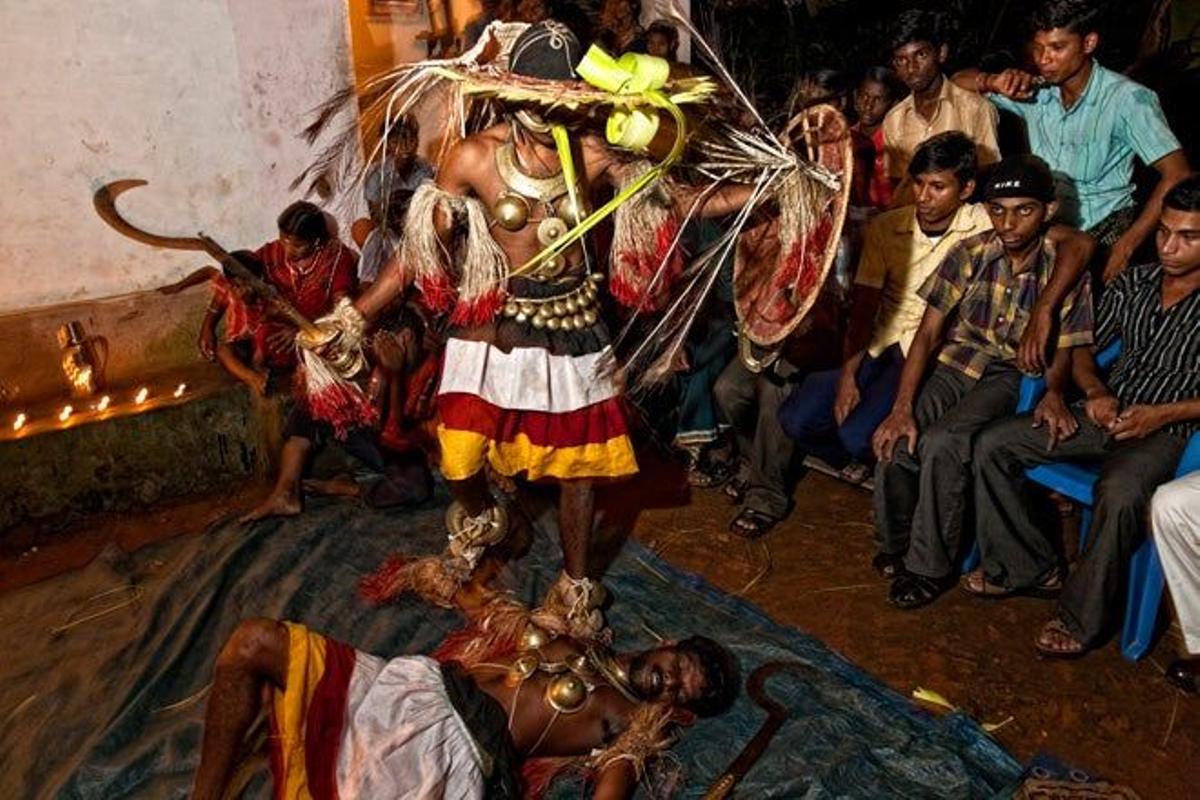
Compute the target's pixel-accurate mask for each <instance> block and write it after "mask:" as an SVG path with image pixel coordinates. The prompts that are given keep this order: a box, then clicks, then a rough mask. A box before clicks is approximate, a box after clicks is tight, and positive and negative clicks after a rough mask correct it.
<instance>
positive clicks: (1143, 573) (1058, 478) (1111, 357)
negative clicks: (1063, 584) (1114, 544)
mask: <svg viewBox="0 0 1200 800" xmlns="http://www.w3.org/2000/svg"><path fill="white" fill-rule="evenodd" d="M1120 353H1121V343H1120V342H1119V341H1118V342H1114V343H1112V344H1111V345H1109V346H1108V347H1106V348H1105V349H1104V350H1103V351H1101V352H1100V353H1098V354H1097V355H1096V364H1097V366H1099V367H1100V368H1101V369H1107V368H1109V367H1111V366H1112V365H1113V363H1114V362H1116V360H1117V356H1119V355H1120ZM1045 391H1046V382H1045V380H1043V379H1042V378H1025V379H1024V380H1022V381H1021V394H1020V398H1019V400H1018V403H1017V413H1028V412H1030V411H1033V409H1034V407H1035V406H1036V405H1037V402H1038V400H1039V399H1041V396H1042V395H1043V394H1044V393H1045ZM1197 469H1200V434H1197V435H1194V436H1192V437H1191V439H1190V440H1189V441H1188V445H1187V449H1186V450H1185V451H1184V453H1183V457H1182V458H1181V459H1180V460H1179V467H1178V469H1177V470H1176V473H1175V475H1176V477H1182V476H1183V475H1187V474H1188V473H1189V472H1193V471H1195V470H1197ZM1025 474H1026V476H1027V477H1028V478H1029V479H1030V480H1031V481H1033V482H1034V483H1037V484H1039V485H1041V486H1045V487H1046V488H1047V489H1051V490H1052V491H1055V492H1058V493H1059V494H1061V495H1064V496H1065V497H1069V498H1070V499H1072V500H1074V501H1075V502H1077V503H1079V504H1080V505H1081V506H1082V510H1081V512H1080V517H1079V547H1080V549H1082V548H1083V546H1084V544H1085V543H1086V542H1087V536H1088V533H1090V531H1091V525H1092V506H1093V505H1094V504H1095V499H1094V497H1093V495H1092V490H1093V489H1094V487H1095V485H1096V479H1097V478H1098V477H1099V476H1100V468H1099V465H1096V464H1083V463H1075V462H1067V461H1061V462H1056V463H1050V464H1041V465H1039V466H1036V467H1031V468H1030V469H1029V470H1028V471H1027V472H1026V473H1025ZM972 558H973V559H974V562H975V564H978V561H979V547H978V545H976V546H975V548H974V549H973V550H972V553H971V555H969V556H968V557H967V561H971V560H972ZM973 568H974V565H972V567H971V569H973ZM1163 582H1164V581H1163V571H1162V563H1161V562H1160V561H1159V559H1158V550H1157V549H1155V546H1154V540H1153V539H1152V538H1151V537H1149V536H1147V537H1146V540H1145V541H1144V542H1142V544H1141V546H1140V547H1138V549H1137V550H1136V551H1135V552H1134V554H1133V557H1132V558H1131V559H1130V562H1129V578H1128V583H1129V591H1128V593H1127V595H1126V601H1125V622H1124V624H1123V625H1122V627H1121V654H1122V655H1123V656H1125V658H1126V659H1128V660H1130V661H1137V660H1138V659H1139V658H1141V657H1142V656H1144V655H1146V653H1147V652H1149V650H1150V645H1151V643H1152V642H1153V639H1154V633H1155V629H1156V627H1157V624H1158V611H1159V606H1160V605H1161V603H1162V591H1163Z"/></svg>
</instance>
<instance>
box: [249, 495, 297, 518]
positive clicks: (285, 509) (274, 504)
mask: <svg viewBox="0 0 1200 800" xmlns="http://www.w3.org/2000/svg"><path fill="white" fill-rule="evenodd" d="M302 510H303V506H302V505H301V504H300V498H299V497H297V496H296V495H294V494H292V493H290V492H289V493H286V494H280V493H278V492H271V494H269V495H267V499H266V500H263V501H262V502H261V503H259V504H258V505H257V506H255V507H254V508H252V509H251V510H250V511H247V512H246V513H245V514H243V515H242V516H241V517H239V518H238V522H240V523H242V524H243V525H244V524H246V523H248V522H257V521H258V520H260V519H266V518H267V517H294V516H296V515H297V514H299V513H300V512H301V511H302Z"/></svg>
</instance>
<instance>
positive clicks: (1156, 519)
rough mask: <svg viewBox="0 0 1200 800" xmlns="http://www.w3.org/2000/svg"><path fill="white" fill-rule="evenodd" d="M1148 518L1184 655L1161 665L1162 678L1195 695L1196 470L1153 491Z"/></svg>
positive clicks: (1199, 550) (1199, 668)
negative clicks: (1163, 665)
mask: <svg viewBox="0 0 1200 800" xmlns="http://www.w3.org/2000/svg"><path fill="white" fill-rule="evenodd" d="M1150 520H1151V522H1150V527H1151V530H1152V531H1153V535H1154V544H1155V546H1156V547H1157V548H1158V557H1159V558H1160V559H1161V560H1162V567H1163V575H1164V576H1165V577H1166V579H1167V589H1168V590H1169V591H1170V593H1171V601H1172V603H1173V604H1174V606H1175V615H1176V616H1177V617H1178V618H1179V627H1180V629H1181V630H1182V631H1183V648H1184V651H1185V652H1186V654H1187V655H1186V657H1184V658H1179V659H1176V660H1175V661H1173V662H1172V663H1171V664H1170V665H1169V666H1168V667H1167V680H1169V681H1170V682H1171V683H1173V684H1175V685H1176V686H1177V687H1179V688H1180V689H1182V690H1183V691H1185V692H1187V693H1188V694H1196V689H1197V685H1196V684H1197V680H1196V679H1197V676H1200V472H1193V473H1192V474H1190V475H1187V476H1185V477H1183V478H1179V479H1177V480H1173V481H1171V482H1170V483H1166V484H1163V485H1162V486H1160V487H1158V490H1157V491H1155V492H1154V497H1153V498H1152V499H1151V500H1150Z"/></svg>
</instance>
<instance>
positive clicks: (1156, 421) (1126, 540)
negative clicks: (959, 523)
mask: <svg viewBox="0 0 1200 800" xmlns="http://www.w3.org/2000/svg"><path fill="white" fill-rule="evenodd" d="M1066 327H1067V326H1065V325H1064V328H1066ZM1198 331H1200V176H1193V177H1190V178H1187V179H1186V180H1184V181H1183V182H1181V183H1179V184H1178V185H1177V186H1175V187H1174V188H1173V189H1172V190H1171V191H1170V192H1169V193H1168V194H1167V196H1166V198H1165V200H1164V206H1163V212H1162V217H1161V219H1160V220H1159V225H1158V263H1155V264H1148V265H1145V266H1140V267H1136V268H1132V269H1129V270H1126V271H1124V272H1122V273H1121V274H1120V275H1119V276H1118V277H1117V278H1116V279H1115V280H1114V281H1113V282H1112V283H1111V284H1109V285H1108V287H1107V288H1106V289H1105V291H1104V295H1103V296H1102V297H1101V300H1100V307H1099V314H1098V317H1097V328H1096V346H1097V347H1098V348H1104V347H1106V346H1108V345H1109V344H1111V343H1112V342H1114V341H1116V340H1120V341H1121V355H1120V357H1119V358H1118V359H1117V362H1116V364H1115V365H1114V366H1113V369H1112V371H1111V372H1110V373H1109V374H1108V376H1107V378H1101V377H1100V375H1099V373H1098V371H1097V369H1096V362H1095V359H1094V358H1093V353H1092V350H1091V349H1089V348H1079V349H1078V350H1077V351H1076V352H1075V353H1074V357H1073V359H1072V370H1071V374H1072V376H1073V378H1074V381H1075V384H1076V385H1077V386H1078V388H1079V389H1080V390H1081V391H1082V392H1083V393H1084V396H1085V398H1086V399H1085V400H1084V401H1082V402H1081V403H1079V404H1077V405H1075V406H1074V407H1073V408H1068V407H1067V406H1066V404H1065V401H1064V400H1063V396H1062V387H1061V386H1055V385H1053V384H1051V385H1050V386H1049V388H1048V391H1047V393H1046V398H1045V399H1044V400H1043V401H1042V404H1041V406H1040V408H1039V412H1038V414H1037V415H1035V417H1034V419H1033V422H1034V423H1035V424H1036V425H1037V427H1034V426H1033V425H1031V424H1030V419H1029V418H1018V419H1013V420H1008V421H1006V422H1003V423H1000V424H997V425H994V426H992V427H990V428H988V429H987V430H986V431H984V432H983V433H982V434H980V436H979V438H978V441H977V442H976V445H975V480H976V491H975V512H976V518H977V520H978V537H979V546H980V551H981V553H982V555H983V564H982V566H981V568H980V569H979V570H978V571H977V572H975V573H973V574H972V575H970V576H969V577H968V579H967V581H966V582H965V583H964V588H965V589H966V590H967V591H969V592H972V593H974V594H978V595H983V596H988V597H995V596H1003V595H1009V594H1016V593H1022V592H1031V591H1033V592H1044V591H1045V590H1053V589H1056V588H1059V587H1060V586H1061V589H1062V594H1061V596H1060V598H1059V601H1058V609H1057V613H1056V615H1055V617H1054V619H1052V620H1051V621H1050V622H1048V623H1046V624H1045V625H1044V626H1043V627H1042V629H1041V631H1040V632H1039V633H1038V635H1037V639H1036V641H1035V646H1036V647H1037V650H1038V652H1039V653H1041V654H1042V655H1044V656H1049V657H1059V658H1064V657H1075V656H1079V655H1082V654H1083V653H1084V652H1086V651H1087V650H1088V649H1090V648H1092V647H1095V646H1096V645H1097V644H1098V643H1099V642H1100V640H1101V639H1102V637H1103V635H1104V634H1105V633H1106V631H1107V628H1108V625H1109V623H1110V621H1111V620H1112V618H1113V615H1114V612H1115V611H1116V610H1117V609H1118V608H1119V607H1120V602H1121V598H1122V597H1123V594H1122V592H1121V587H1122V583H1123V580H1124V577H1125V572H1126V569H1127V566H1128V561H1129V557H1130V555H1131V554H1132V552H1133V550H1134V547H1135V545H1136V543H1137V541H1138V539H1139V538H1140V537H1141V536H1142V533H1143V525H1144V523H1145V516H1146V510H1147V507H1148V505H1149V503H1150V497H1151V495H1152V494H1153V493H1154V489H1155V487H1157V486H1158V485H1159V484H1161V483H1163V482H1165V481H1167V480H1170V479H1171V477H1172V476H1173V475H1174V473H1175V469H1176V465H1177V464H1178V462H1179V457H1180V455H1181V454H1182V453H1183V449H1184V446H1185V444H1186V437H1188V436H1190V435H1191V434H1192V433H1194V432H1195V431H1196V430H1200V371H1198V370H1197V368H1196V366H1197V364H1200V334H1198ZM1076 343H1078V342H1076ZM1064 377H1065V376H1064ZM1063 459H1066V460H1072V461H1074V460H1096V459H1099V460H1100V464H1101V468H1100V478H1099V480H1098V481H1097V482H1096V486H1095V489H1094V490H1093V495H1094V498H1095V503H1094V506H1093V515H1092V525H1091V532H1090V534H1089V536H1088V542H1087V547H1086V548H1085V550H1084V551H1083V554H1082V555H1081V557H1080V559H1079V562H1078V563H1077V564H1076V565H1075V568H1074V570H1073V571H1072V572H1071V575H1070V577H1068V578H1067V579H1066V581H1062V579H1061V573H1060V570H1059V565H1058V564H1059V561H1058V555H1057V553H1056V552H1055V550H1054V547H1053V546H1052V545H1051V544H1050V542H1049V541H1048V540H1047V538H1046V536H1045V535H1044V534H1043V533H1042V532H1041V530H1039V528H1038V526H1037V525H1036V524H1035V521H1034V519H1033V517H1032V515H1031V513H1030V506H1029V505H1028V504H1027V502H1026V497H1025V493H1024V492H1025V470H1026V468H1027V467H1031V466H1034V465H1036V464H1045V463H1047V462H1049V461H1058V460H1063Z"/></svg>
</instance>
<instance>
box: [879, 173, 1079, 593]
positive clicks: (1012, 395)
mask: <svg viewBox="0 0 1200 800" xmlns="http://www.w3.org/2000/svg"><path fill="white" fill-rule="evenodd" d="M983 196H984V205H985V208H986V209H987V213H988V216H989V217H990V218H991V221H992V227H993V230H991V231H988V232H986V233H981V234H978V235H976V236H972V237H970V238H968V239H966V240H964V241H962V242H960V243H959V244H957V245H955V246H954V248H953V249H952V250H951V251H950V253H949V254H947V256H946V258H945V259H944V260H943V261H942V263H941V264H940V265H939V266H938V268H937V271H935V272H934V273H933V274H932V275H931V276H930V277H929V279H928V280H927V281H926V282H925V284H924V285H923V286H922V287H921V289H920V295H921V297H923V298H924V299H925V302H926V308H925V313H924V315H923V316H922V318H921V325H920V327H919V328H918V329H917V332H916V335H915V336H914V337H913V340H912V345H911V346H910V347H909V350H908V356H907V358H906V359H905V362H904V369H903V371H902V372H901V375H900V386H899V389H898V390H897V393H896V402H895V403H894V404H893V406H892V411H891V414H889V415H888V417H887V419H885V420H884V422H883V423H882V424H881V425H880V426H879V428H878V430H876V431H875V436H874V439H873V445H874V450H875V455H876V456H877V457H878V459H879V465H878V467H877V468H876V470H875V498H874V503H875V530H876V539H877V544H878V548H879V554H878V556H876V559H875V566H876V568H877V569H879V570H880V571H881V572H883V573H884V574H889V573H890V574H892V575H893V576H894V578H893V580H892V585H891V589H890V590H889V593H888V599H889V600H890V601H891V603H892V604H893V605H895V606H897V607H899V608H916V607H918V606H922V605H925V604H926V603H929V602H932V601H933V600H934V599H935V598H936V597H937V596H938V595H939V594H941V593H942V592H943V591H945V590H946V589H947V588H949V587H950V586H952V585H953V584H954V583H955V582H956V576H957V570H958V550H959V539H960V534H961V528H962V518H963V510H964V505H965V502H966V499H967V498H969V497H970V494H969V479H970V463H971V452H972V441H973V439H974V437H975V435H976V434H977V433H978V432H979V431H980V430H981V429H983V428H984V427H985V426H986V425H987V424H988V423H990V422H993V421H995V420H997V419H1000V418H1002V417H1005V416H1009V415H1011V414H1012V413H1013V411H1014V410H1015V409H1016V404H1017V393H1018V388H1019V386H1020V381H1021V373H1020V372H1019V371H1018V369H1017V351H1018V346H1019V344H1020V337H1021V335H1022V333H1023V330H1024V328H1025V327H1026V325H1027V324H1028V321H1029V318H1030V314H1031V312H1032V310H1033V308H1034V306H1035V304H1036V303H1037V301H1038V296H1039V295H1040V294H1041V293H1042V292H1044V291H1047V289H1048V287H1047V284H1048V283H1049V282H1050V280H1051V274H1052V273H1054V272H1057V271H1058V270H1059V269H1062V265H1061V264H1060V265H1056V264H1055V251H1056V247H1055V245H1054V244H1053V243H1051V242H1049V241H1048V240H1047V237H1046V223H1047V222H1048V221H1049V219H1050V218H1051V217H1052V216H1053V214H1054V212H1055V210H1056V205H1055V203H1054V178H1053V176H1051V174H1050V170H1049V168H1048V167H1047V166H1046V164H1045V162H1043V161H1041V160H1040V159H1037V158H1034V157H1031V156H1019V157H1014V158H1009V159H1005V160H1004V161H1002V162H1000V164H999V165H997V166H996V167H994V168H993V169H992V171H991V174H990V176H989V178H988V181H987V184H986V186H985V188H984V193H983ZM1077 235H1078V236H1080V237H1083V234H1077ZM1084 239H1086V237H1084ZM1084 249H1085V250H1086V249H1087V248H1086V247H1085V248H1084ZM1087 255H1090V251H1089V252H1087ZM1081 260H1086V258H1084V259H1081ZM1078 266H1079V265H1076V268H1075V269H1074V274H1075V275H1076V276H1078V274H1079V272H1078ZM1057 317H1058V321H1059V324H1058V338H1057V352H1056V353H1055V357H1054V365H1053V367H1052V369H1054V370H1057V371H1059V372H1063V371H1065V370H1066V369H1067V368H1068V365H1069V358H1068V353H1067V350H1068V349H1069V348H1071V347H1075V346H1077V345H1081V344H1088V343H1090V342H1091V341H1092V307H1091V292H1090V286H1089V284H1088V283H1087V282H1086V281H1076V282H1075V287H1074V288H1073V289H1072V290H1071V291H1070V292H1069V294H1068V295H1067V297H1066V299H1065V300H1064V301H1063V303H1062V309H1061V312H1060V313H1059V314H1058V315H1057ZM934 358H936V362H935V363H936V366H935V367H934V369H933V371H932V372H931V373H929V375H928V377H926V372H927V369H928V367H929V366H930V361H931V360H932V359H934ZM918 389H919V390H920V391H919V394H918ZM914 398H915V403H914Z"/></svg>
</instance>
